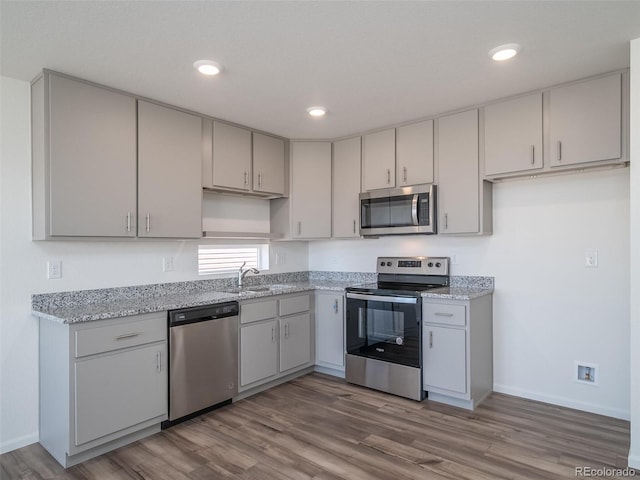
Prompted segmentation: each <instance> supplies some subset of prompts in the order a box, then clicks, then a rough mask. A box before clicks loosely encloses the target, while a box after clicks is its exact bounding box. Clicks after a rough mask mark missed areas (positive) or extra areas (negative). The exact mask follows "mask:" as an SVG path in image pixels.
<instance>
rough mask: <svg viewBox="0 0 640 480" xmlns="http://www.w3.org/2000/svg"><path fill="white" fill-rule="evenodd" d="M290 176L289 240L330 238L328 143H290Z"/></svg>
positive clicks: (329, 165)
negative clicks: (290, 233)
mask: <svg viewBox="0 0 640 480" xmlns="http://www.w3.org/2000/svg"><path fill="white" fill-rule="evenodd" d="M291 175H292V178H291V202H292V225H291V228H292V235H291V236H292V237H293V238H329V237H331V143H329V142H295V143H293V144H292V146H291Z"/></svg>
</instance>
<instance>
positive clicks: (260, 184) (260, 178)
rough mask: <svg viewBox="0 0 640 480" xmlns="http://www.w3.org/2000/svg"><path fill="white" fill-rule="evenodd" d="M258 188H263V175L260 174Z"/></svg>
mask: <svg viewBox="0 0 640 480" xmlns="http://www.w3.org/2000/svg"><path fill="white" fill-rule="evenodd" d="M258 186H259V187H261V186H262V174H261V173H259V174H258Z"/></svg>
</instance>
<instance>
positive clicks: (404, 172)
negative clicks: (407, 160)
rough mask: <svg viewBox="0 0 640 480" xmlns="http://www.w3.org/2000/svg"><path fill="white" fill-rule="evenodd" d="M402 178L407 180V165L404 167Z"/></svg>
mask: <svg viewBox="0 0 640 480" xmlns="http://www.w3.org/2000/svg"><path fill="white" fill-rule="evenodd" d="M402 180H404V182H405V183H406V181H407V167H402Z"/></svg>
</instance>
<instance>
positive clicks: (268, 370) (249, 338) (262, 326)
mask: <svg viewBox="0 0 640 480" xmlns="http://www.w3.org/2000/svg"><path fill="white" fill-rule="evenodd" d="M277 373H278V322H277V320H273V321H271V322H264V323H258V324H255V325H249V326H246V327H242V328H241V329H240V385H241V386H245V385H249V384H251V383H253V382H257V381H259V380H264V379H265V378H269V377H272V376H273V375H276V374H277Z"/></svg>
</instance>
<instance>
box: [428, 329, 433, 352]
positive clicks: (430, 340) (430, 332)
mask: <svg viewBox="0 0 640 480" xmlns="http://www.w3.org/2000/svg"><path fill="white" fill-rule="evenodd" d="M429 348H433V331H432V330H430V331H429Z"/></svg>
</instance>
